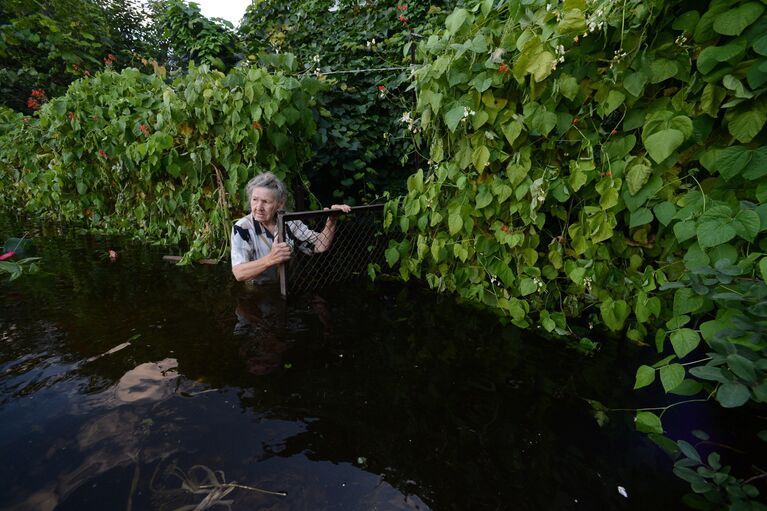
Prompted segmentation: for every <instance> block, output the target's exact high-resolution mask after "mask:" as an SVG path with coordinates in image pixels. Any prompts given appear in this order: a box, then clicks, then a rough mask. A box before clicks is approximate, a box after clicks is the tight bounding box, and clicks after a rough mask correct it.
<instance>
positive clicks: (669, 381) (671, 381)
mask: <svg viewBox="0 0 767 511" xmlns="http://www.w3.org/2000/svg"><path fill="white" fill-rule="evenodd" d="M672 337H673V334H672ZM672 342H673V341H672ZM684 374H685V373H684V367H683V366H682V365H681V364H669V365H667V366H663V367H661V368H660V382H661V384H662V385H663V390H665V391H666V393H668V392H671V391H672V390H674V389H675V388H676V387H677V386H679V384H680V383H682V381H683V380H684Z"/></svg>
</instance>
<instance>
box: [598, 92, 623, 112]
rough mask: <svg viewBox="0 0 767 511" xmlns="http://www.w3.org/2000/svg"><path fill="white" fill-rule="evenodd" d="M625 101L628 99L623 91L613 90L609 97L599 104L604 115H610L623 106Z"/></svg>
mask: <svg viewBox="0 0 767 511" xmlns="http://www.w3.org/2000/svg"><path fill="white" fill-rule="evenodd" d="M624 101H626V96H625V95H624V94H623V93H622V92H620V91H617V90H611V91H610V92H609V94H607V99H605V100H604V102H602V103H600V105H599V106H600V108H601V110H602V112H601V113H602V117H607V116H608V115H610V114H611V113H612V112H613V111H614V110H615V109H616V108H618V107H619V106H621V105H622V104H623V102H624Z"/></svg>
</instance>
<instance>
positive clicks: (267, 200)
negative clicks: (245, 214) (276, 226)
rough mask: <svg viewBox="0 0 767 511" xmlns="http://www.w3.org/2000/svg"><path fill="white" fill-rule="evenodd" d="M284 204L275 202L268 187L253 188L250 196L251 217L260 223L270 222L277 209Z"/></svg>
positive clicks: (275, 199)
mask: <svg viewBox="0 0 767 511" xmlns="http://www.w3.org/2000/svg"><path fill="white" fill-rule="evenodd" d="M283 206H284V204H283V203H282V202H277V198H276V197H275V196H274V192H273V191H272V190H270V189H269V188H261V187H259V188H254V189H253V194H252V195H251V196H250V210H251V211H252V212H253V217H254V218H255V219H256V220H257V221H259V222H261V223H262V224H271V223H272V222H273V221H274V218H275V216H276V215H277V211H278V210H279V209H281V208H282V207H283Z"/></svg>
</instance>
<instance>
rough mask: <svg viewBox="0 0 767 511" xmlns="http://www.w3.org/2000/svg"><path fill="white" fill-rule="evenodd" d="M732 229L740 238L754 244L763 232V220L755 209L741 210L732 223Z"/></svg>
mask: <svg viewBox="0 0 767 511" xmlns="http://www.w3.org/2000/svg"><path fill="white" fill-rule="evenodd" d="M732 228H733V229H734V230H735V232H736V233H737V235H738V236H740V237H741V238H743V239H744V240H746V241H749V242H752V241H754V238H756V235H757V234H758V233H759V231H760V230H761V219H760V218H759V214H758V213H757V212H756V211H754V210H753V209H741V210H740V211H738V214H737V215H735V218H734V219H733V221H732Z"/></svg>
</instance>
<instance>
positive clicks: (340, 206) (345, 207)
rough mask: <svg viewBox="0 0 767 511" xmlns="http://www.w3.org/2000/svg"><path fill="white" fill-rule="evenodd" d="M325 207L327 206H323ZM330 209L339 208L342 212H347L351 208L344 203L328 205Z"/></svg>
mask: <svg viewBox="0 0 767 511" xmlns="http://www.w3.org/2000/svg"><path fill="white" fill-rule="evenodd" d="M325 209H328V208H325ZM330 209H340V210H341V211H343V212H344V213H348V212H350V211H351V210H352V207H351V206H348V205H346V204H333V205H332V206H330Z"/></svg>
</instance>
